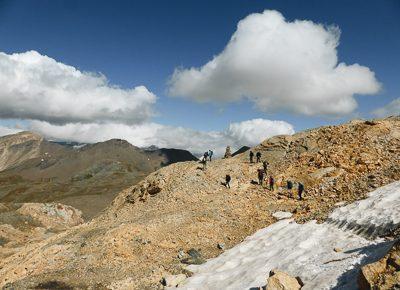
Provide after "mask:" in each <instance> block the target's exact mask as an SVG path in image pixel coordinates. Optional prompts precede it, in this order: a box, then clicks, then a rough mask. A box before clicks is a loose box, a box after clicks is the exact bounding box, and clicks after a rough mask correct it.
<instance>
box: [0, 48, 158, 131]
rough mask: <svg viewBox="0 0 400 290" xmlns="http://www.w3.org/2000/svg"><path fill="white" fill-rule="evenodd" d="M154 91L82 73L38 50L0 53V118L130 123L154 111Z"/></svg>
mask: <svg viewBox="0 0 400 290" xmlns="http://www.w3.org/2000/svg"><path fill="white" fill-rule="evenodd" d="M155 101H156V96H155V95H154V94H153V93H151V92H150V91H148V90H147V88H146V87H144V86H138V87H135V88H131V89H122V88H120V87H117V86H114V85H111V84H109V82H108V81H107V79H106V77H105V76H103V75H101V74H95V73H88V72H81V71H79V70H78V69H76V68H74V67H72V66H68V65H65V64H63V63H60V62H57V61H56V60H54V59H52V58H50V57H47V56H44V55H41V54H39V53H38V52H36V51H28V52H24V53H14V54H10V55H9V54H6V53H0V118H3V119H5V118H18V119H35V120H41V121H48V122H51V123H59V124H63V123H68V122H81V123H90V122H94V121H97V122H102V121H108V122H110V121H111V122H120V123H126V124H133V123H138V122H143V121H146V120H147V119H148V118H149V117H150V116H151V115H152V105H153V104H154V103H155Z"/></svg>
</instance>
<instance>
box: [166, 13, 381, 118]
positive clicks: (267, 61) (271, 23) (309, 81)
mask: <svg viewBox="0 0 400 290" xmlns="http://www.w3.org/2000/svg"><path fill="white" fill-rule="evenodd" d="M339 36H340V31H339V29H338V28H337V27H324V26H323V25H320V24H316V23H313V22H311V21H300V20H296V21H294V22H288V21H286V20H285V19H284V17H283V16H282V15H281V14H280V13H279V12H277V11H264V12H263V13H261V14H260V13H256V14H251V15H249V16H247V17H246V18H244V19H243V20H241V21H240V22H239V24H238V26H237V30H236V32H235V33H234V34H233V36H232V38H231V40H230V41H229V43H228V44H227V46H226V47H225V49H224V50H223V51H222V52H221V53H220V54H219V55H217V56H215V57H214V58H213V59H212V60H211V61H210V62H208V63H206V64H205V65H204V66H202V67H200V68H190V69H177V70H175V72H174V74H173V75H172V77H171V80H170V88H169V93H170V94H171V95H172V96H181V97H186V98H191V99H194V100H197V101H200V102H203V101H217V102H226V101H237V100H240V99H242V98H244V97H247V98H248V99H250V100H251V101H253V102H254V103H255V104H256V106H257V107H258V108H259V109H261V110H263V111H274V110H287V111H291V112H296V113H300V114H305V115H343V114H347V113H350V112H352V111H353V110H354V109H355V108H356V107H357V102H356V100H355V99H354V95H355V94H374V93H376V92H378V91H379V89H380V84H379V83H378V81H377V80H376V79H375V76H374V73H373V72H372V71H371V70H370V69H369V68H367V67H365V66H361V65H358V64H353V65H346V64H344V63H339V64H338V57H337V50H336V48H337V46H338V43H339Z"/></svg>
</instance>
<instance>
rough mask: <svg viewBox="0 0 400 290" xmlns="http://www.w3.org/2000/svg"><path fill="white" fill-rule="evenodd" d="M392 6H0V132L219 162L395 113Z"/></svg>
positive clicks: (395, 11) (399, 5) (398, 24)
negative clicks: (203, 155)
mask: <svg viewBox="0 0 400 290" xmlns="http://www.w3.org/2000/svg"><path fill="white" fill-rule="evenodd" d="M399 35H400V1H397V0H393V1H390V0H385V1H366V0H364V1H344V0H343V1H325V0H322V1H282V0H281V1H256V0H247V1H244V0H243V1H239V0H238V1H183V0H182V1H177V0H176V1H112V2H111V1H71V0H69V1H57V0H49V1H46V0H42V1H28V0H27V1H8V0H0V52H1V54H0V135H5V134H9V133H13V132H15V131H18V130H32V131H36V132H38V133H41V134H43V135H44V136H46V137H47V138H49V139H63V140H74V141H79V142H96V141H104V140H106V139H110V138H123V139H127V140H128V141H129V142H131V143H133V144H135V145H137V146H149V145H152V144H154V145H157V146H159V147H177V148H183V149H189V150H191V151H194V152H202V151H204V150H206V149H209V148H212V149H215V150H216V151H217V152H219V153H220V154H221V152H222V151H223V148H224V147H225V146H226V145H231V146H232V147H234V148H238V147H240V146H241V145H251V146H252V145H256V144H257V143H259V142H260V141H262V140H263V139H265V138H267V137H270V136H272V135H276V134H292V133H294V132H296V131H301V130H304V129H307V128H312V127H318V126H321V125H327V124H338V123H341V122H345V121H347V120H350V119H354V118H374V117H384V116H387V115H394V114H399V113H400V99H399V98H400V94H399V92H400V79H399V78H400V74H399V72H400V54H399V51H400V37H399Z"/></svg>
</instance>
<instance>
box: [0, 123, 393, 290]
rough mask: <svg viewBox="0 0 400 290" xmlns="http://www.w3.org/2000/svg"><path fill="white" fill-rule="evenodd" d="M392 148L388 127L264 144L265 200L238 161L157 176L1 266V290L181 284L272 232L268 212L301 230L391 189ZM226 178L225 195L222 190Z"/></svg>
mask: <svg viewBox="0 0 400 290" xmlns="http://www.w3.org/2000/svg"><path fill="white" fill-rule="evenodd" d="M399 138H400V118H398V117H397V118H389V119H385V120H376V121H368V122H364V121H353V122H351V123H349V124H344V125H340V126H328V127H322V128H317V129H313V130H309V131H306V132H301V133H298V134H295V135H293V136H279V137H273V138H271V139H268V140H266V141H265V142H263V143H262V144H260V145H259V146H257V147H256V148H253V151H254V152H257V151H260V152H261V153H262V159H263V160H268V162H269V163H270V164H269V168H268V174H269V175H273V176H274V177H275V179H276V181H277V184H278V187H277V188H276V189H275V190H274V191H269V190H267V189H266V188H264V187H262V186H260V185H257V184H256V183H255V182H254V181H253V180H256V179H257V169H259V168H260V167H262V166H261V165H260V164H250V163H249V162H248V157H247V152H246V153H244V154H240V155H237V156H235V157H233V158H229V159H222V160H216V161H213V162H211V163H209V164H208V165H207V169H206V170H205V171H203V170H201V165H200V164H198V163H197V162H182V163H176V164H173V165H170V166H167V167H164V168H162V169H160V170H158V171H156V172H154V173H152V174H150V175H149V176H148V177H147V178H145V179H144V180H143V181H141V182H139V183H138V184H137V185H135V186H132V187H130V188H128V189H126V190H123V191H122V192H121V193H120V194H119V195H118V196H117V197H116V198H115V200H114V201H113V203H112V205H111V206H110V207H109V208H108V209H107V210H106V211H105V212H104V213H103V214H102V215H100V216H99V217H97V218H95V219H94V220H92V221H91V222H89V223H86V224H83V225H79V226H77V227H74V228H72V229H70V230H67V231H65V232H62V233H60V234H58V235H54V236H51V237H49V238H47V239H45V240H42V241H39V242H35V243H31V244H28V245H25V246H23V247H21V248H19V249H18V252H17V253H16V254H14V255H11V256H9V257H7V258H5V259H2V260H0V285H5V286H6V289H7V288H12V287H14V288H16V289H26V288H34V287H39V288H40V287H42V288H46V287H44V286H46V285H61V286H63V287H73V288H77V289H79V288H80V289H87V288H92V289H94V288H96V289H97V288H100V289H101V288H109V289H156V288H158V287H161V284H160V280H161V278H162V277H163V276H165V275H169V274H181V273H183V274H185V275H190V273H188V272H187V270H185V263H201V262H203V261H204V258H210V257H215V256H217V255H218V254H220V253H221V252H222V251H223V249H224V248H225V249H226V248H231V247H232V246H234V245H236V244H238V243H239V242H241V241H242V240H243V239H244V238H245V237H247V236H249V235H251V234H253V233H254V232H255V231H256V230H258V229H261V228H264V227H266V226H267V225H270V224H271V223H274V222H275V221H276V219H275V218H274V217H273V216H272V214H273V213H275V212H276V211H289V212H292V213H293V216H294V218H295V219H296V220H297V221H298V222H300V223H302V222H305V221H308V220H311V219H317V220H318V221H324V220H325V219H326V217H327V216H328V214H329V212H331V211H332V209H333V208H334V207H335V204H338V203H341V204H346V203H348V202H352V201H354V200H358V199H362V198H364V197H365V194H366V193H368V192H369V191H371V190H372V189H373V188H375V187H379V186H381V185H384V184H387V183H389V182H392V181H395V180H399V179H400V160H399V153H400V152H399V150H400V148H399V142H400V139H399ZM228 173H229V174H230V175H231V176H232V182H231V189H227V188H225V186H224V185H223V182H224V178H225V175H226V174H228ZM286 179H290V180H293V181H300V182H302V183H303V184H305V188H306V193H305V199H304V200H303V201H299V200H296V199H294V198H293V197H292V193H291V192H289V191H288V190H286V189H285V188H283V185H285V181H286ZM222 245H223V246H222ZM7 247H8V245H7V243H6V244H4V245H3V248H1V249H0V251H3V250H4V249H7Z"/></svg>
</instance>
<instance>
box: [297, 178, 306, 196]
mask: <svg viewBox="0 0 400 290" xmlns="http://www.w3.org/2000/svg"><path fill="white" fill-rule="evenodd" d="M303 192H304V185H303V184H302V183H300V182H299V184H298V186H297V193H298V195H299V200H303Z"/></svg>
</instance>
